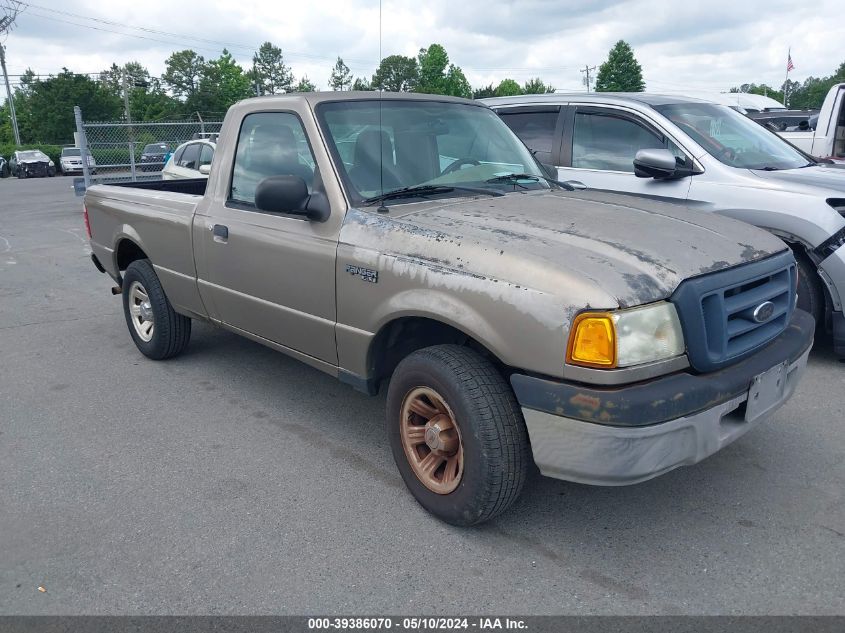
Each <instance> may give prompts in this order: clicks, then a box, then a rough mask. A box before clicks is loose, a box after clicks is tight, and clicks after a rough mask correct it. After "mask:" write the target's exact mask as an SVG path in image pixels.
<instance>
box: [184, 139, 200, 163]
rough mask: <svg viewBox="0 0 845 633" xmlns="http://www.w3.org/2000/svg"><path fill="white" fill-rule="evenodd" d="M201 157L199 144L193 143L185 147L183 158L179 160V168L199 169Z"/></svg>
mask: <svg viewBox="0 0 845 633" xmlns="http://www.w3.org/2000/svg"><path fill="white" fill-rule="evenodd" d="M199 157H200V146H199V145H198V144H197V143H191V144H190V145H188V146H186V147H185V150H184V151H183V152H182V156H181V158H180V159H179V167H184V168H185V169H199V167H198V166H197V161H199Z"/></svg>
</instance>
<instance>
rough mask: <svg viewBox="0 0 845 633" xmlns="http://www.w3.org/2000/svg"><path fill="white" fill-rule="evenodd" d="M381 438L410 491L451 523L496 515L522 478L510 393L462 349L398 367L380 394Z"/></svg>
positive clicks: (424, 355)
mask: <svg viewBox="0 0 845 633" xmlns="http://www.w3.org/2000/svg"><path fill="white" fill-rule="evenodd" d="M387 435H388V439H389V441H390V446H391V449H392V451H393V458H394V460H395V461H396V465H397V467H398V468H399V472H400V474H401V475H402V479H403V480H404V481H405V485H406V486H407V487H408V489H409V490H410V491H411V494H413V495H414V497H415V498H416V500H417V501H418V502H419V503H420V505H422V506H423V507H424V508H425V509H426V510H428V511H429V512H430V513H431V514H433V515H434V516H436V517H437V518H439V519H441V520H443V521H445V522H447V523H451V524H452V525H461V526H469V525H477V524H479V523H483V522H484V521H488V520H490V519H492V518H493V517H495V516H497V515H499V514H501V513H502V512H504V511H505V510H507V509H508V507H510V505H511V504H512V503H513V502H514V501H515V500H516V499H517V497H519V494H520V493H521V492H522V488H523V486H524V485H525V481H526V479H527V477H528V469H529V464H530V462H531V453H530V444H529V441H528V433H527V430H526V428H525V421H524V419H523V417H522V411H521V410H520V408H519V405H518V404H517V402H516V398H515V396H514V394H513V391H512V390H511V388H510V385H508V383H507V382H506V381H505V379H504V378H503V377H502V375H501V374H500V373H499V372H498V370H497V369H496V368H495V367H494V366H493V364H492V363H491V362H490V361H488V360H487V359H486V358H484V357H483V356H481V355H480V354H478V353H477V352H475V351H473V350H471V349H468V348H466V347H460V346H457V345H438V346H435V347H428V348H425V349H422V350H419V351H417V352H414V353H413V354H411V355H409V356H408V357H406V358H405V359H404V360H402V362H401V363H399V366H398V367H397V368H396V371H395V372H394V374H393V377H392V378H391V381H390V387H389V389H388V394H387Z"/></svg>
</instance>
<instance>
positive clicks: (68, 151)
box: [62, 147, 82, 157]
mask: <svg viewBox="0 0 845 633" xmlns="http://www.w3.org/2000/svg"><path fill="white" fill-rule="evenodd" d="M81 155H82V154H81V152H80V150H79V148H78V147H66V148H65V149H63V150H62V157H65V156H81Z"/></svg>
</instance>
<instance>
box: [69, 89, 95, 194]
mask: <svg viewBox="0 0 845 633" xmlns="http://www.w3.org/2000/svg"><path fill="white" fill-rule="evenodd" d="M73 118H74V119H76V132H77V134H78V136H79V157H80V158H81V159H82V177H83V178H84V179H85V188H86V189H88V187H90V186H91V172H90V170H89V169H88V156H89V154H88V137H87V136H85V126H84V125H83V124H82V110H81V109H80V107H79V106H73Z"/></svg>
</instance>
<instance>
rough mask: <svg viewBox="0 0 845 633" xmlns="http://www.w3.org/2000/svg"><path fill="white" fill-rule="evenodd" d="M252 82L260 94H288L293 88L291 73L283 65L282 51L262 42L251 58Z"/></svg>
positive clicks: (288, 68)
mask: <svg viewBox="0 0 845 633" xmlns="http://www.w3.org/2000/svg"><path fill="white" fill-rule="evenodd" d="M252 65H253V75H252V76H251V77H250V78H251V79H252V82H253V83H254V82H257V83H258V87H259V90H260V91H261V94H267V95H274V94H279V93H282V92H290V91H291V90H292V89H293V88H292V86H293V71H291V69H290V66H288V65H287V64H285V58H284V55H282V49H281V48H279V47H278V46H273V44H271V43H270V42H264V43H263V44H262V45H261V46H260V47H259V48H258V52H257V53H255V55H253V57H252Z"/></svg>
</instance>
